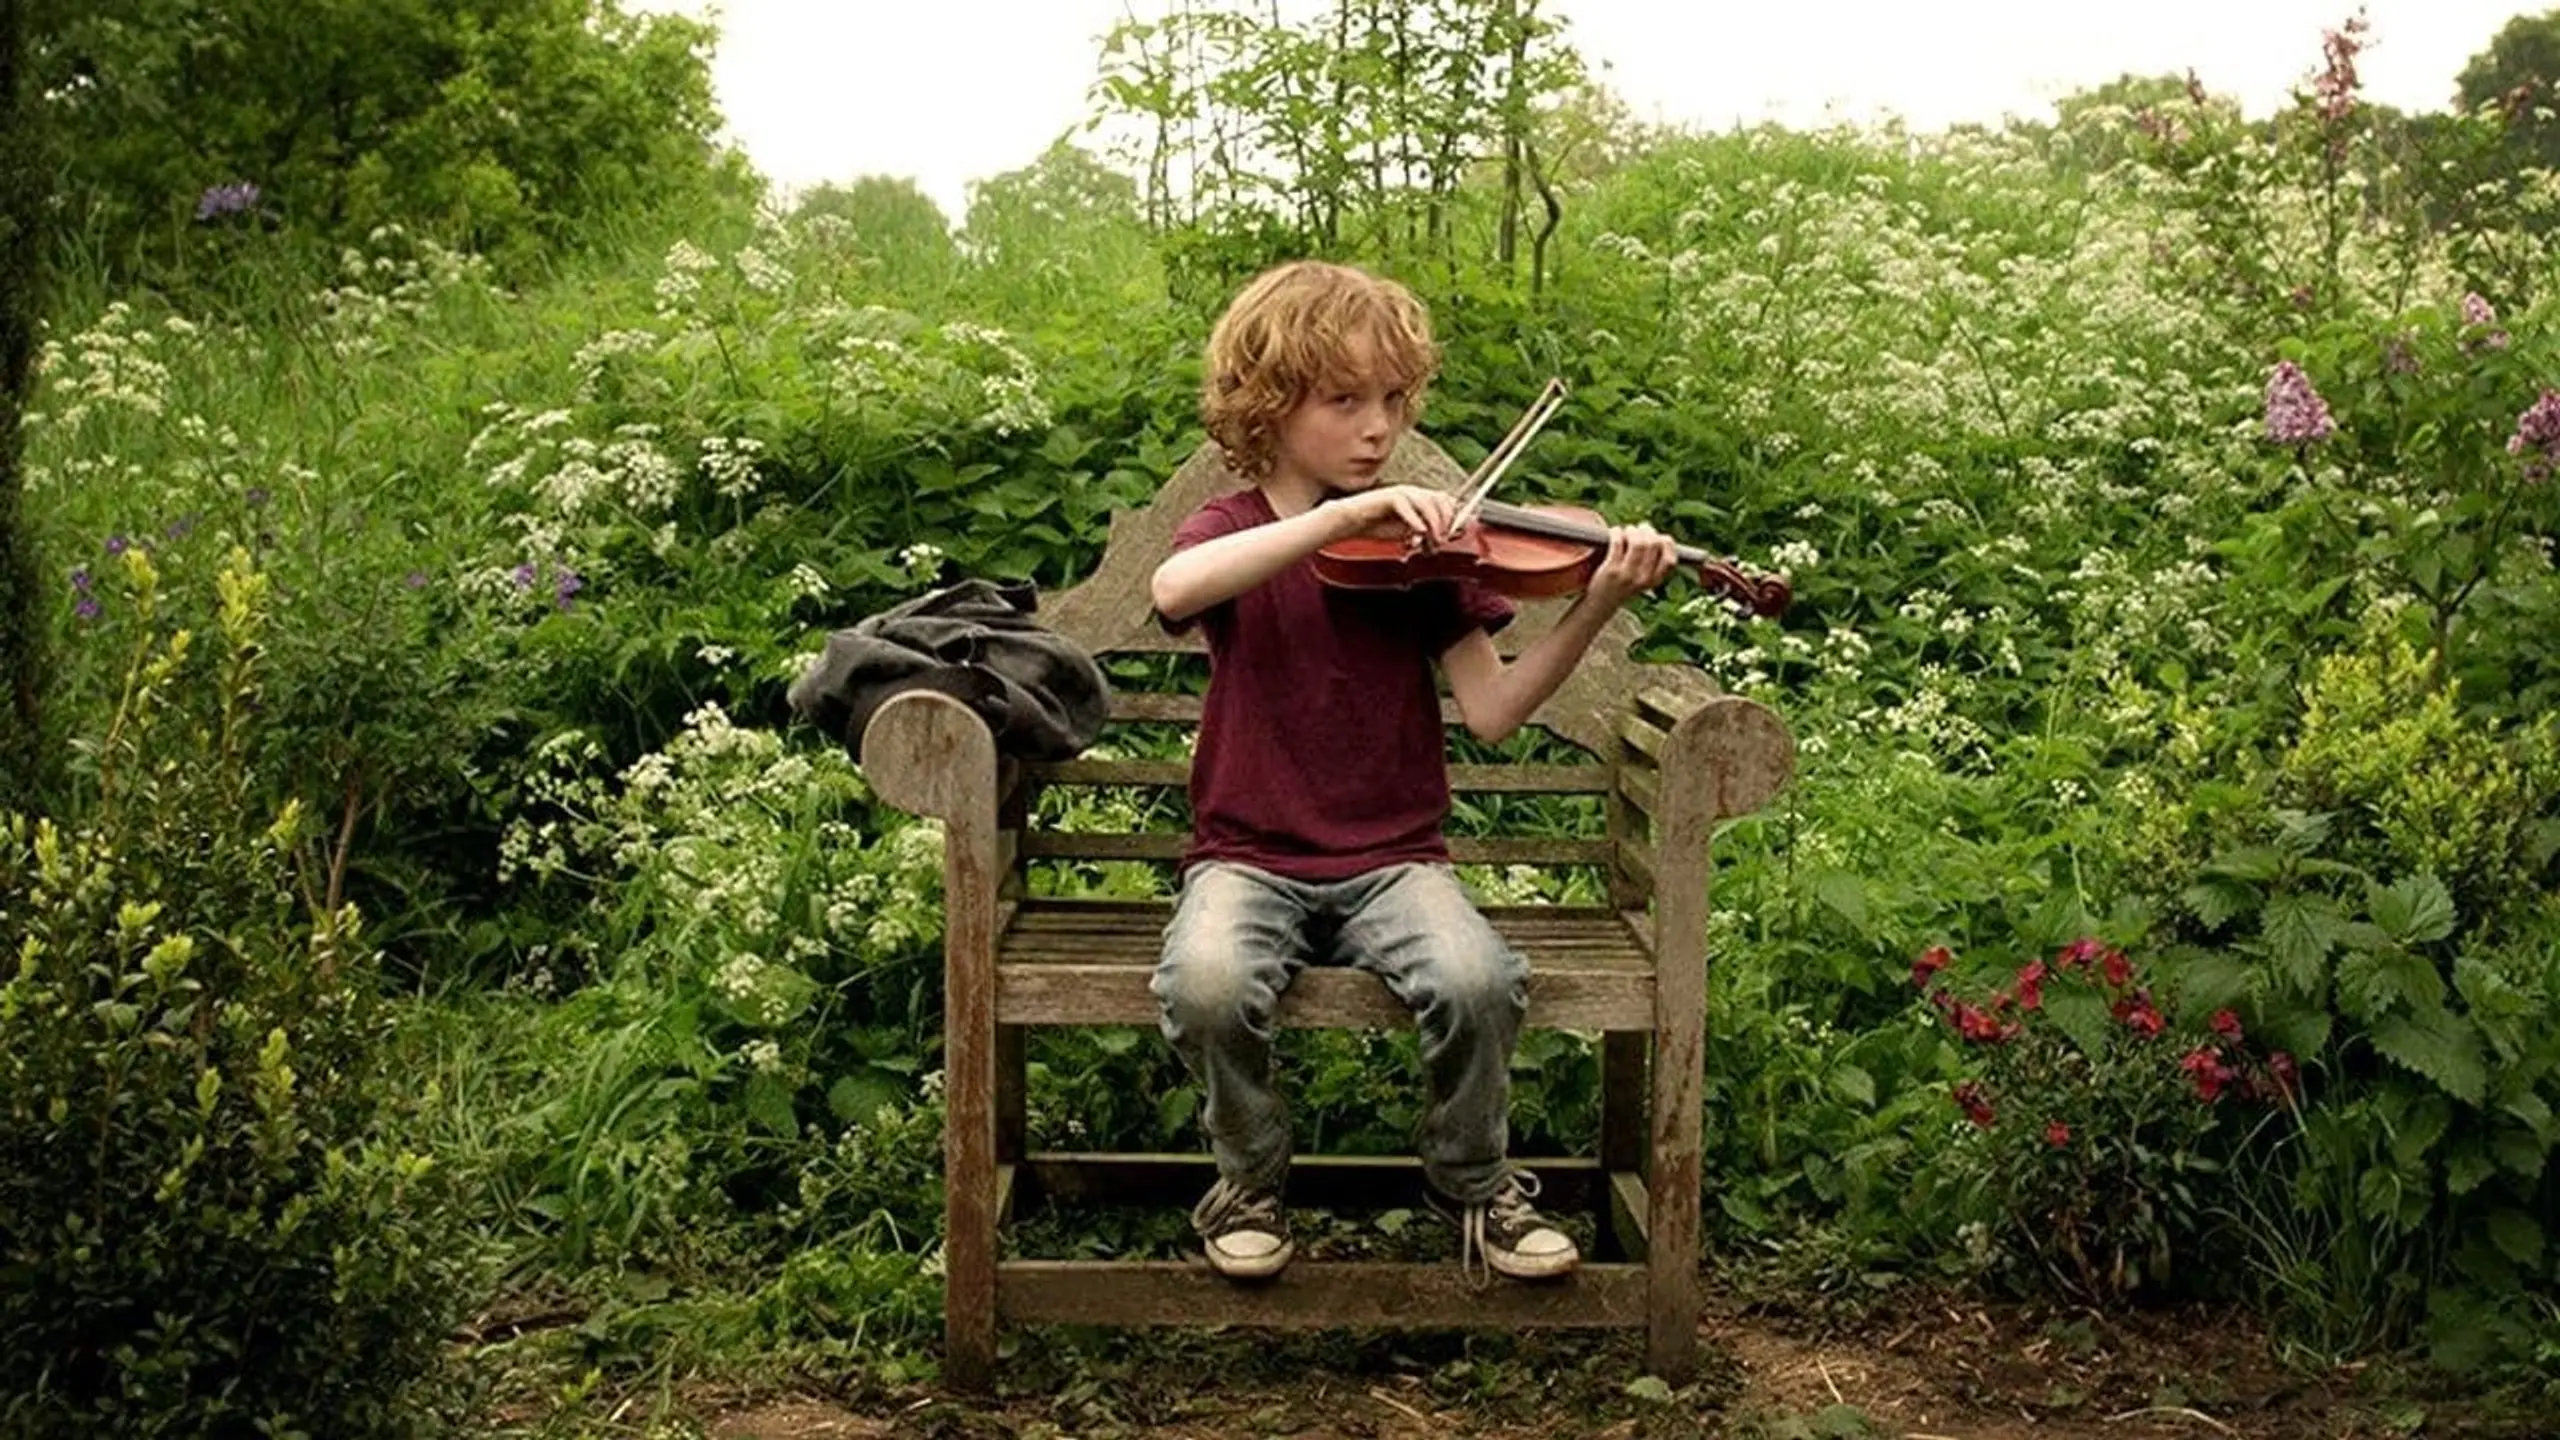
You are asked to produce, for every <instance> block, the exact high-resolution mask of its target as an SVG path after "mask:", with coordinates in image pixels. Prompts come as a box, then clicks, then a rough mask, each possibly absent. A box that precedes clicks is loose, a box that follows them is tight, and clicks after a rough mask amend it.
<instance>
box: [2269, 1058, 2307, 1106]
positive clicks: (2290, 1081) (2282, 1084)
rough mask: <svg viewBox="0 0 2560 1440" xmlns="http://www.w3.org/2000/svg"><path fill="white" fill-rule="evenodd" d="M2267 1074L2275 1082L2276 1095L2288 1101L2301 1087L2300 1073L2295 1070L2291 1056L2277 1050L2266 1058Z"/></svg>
mask: <svg viewBox="0 0 2560 1440" xmlns="http://www.w3.org/2000/svg"><path fill="white" fill-rule="evenodd" d="M2267 1074H2268V1075H2269V1076H2270V1077H2271V1078H2273V1079H2274V1081H2275V1082H2276V1093H2277V1094H2279V1095H2282V1096H2283V1097H2284V1098H2285V1099H2286V1100H2288V1101H2290V1100H2291V1099H2293V1097H2294V1093H2295V1092H2296V1091H2297V1090H2298V1089H2299V1088H2300V1087H2301V1084H2302V1072H2301V1071H2300V1070H2299V1069H2296V1068H2295V1066H2294V1063H2293V1056H2291V1055H2290V1054H2288V1053H2286V1052H2285V1051H2282V1050H2279V1051H2277V1052H2276V1053H2274V1054H2273V1055H2270V1056H2268V1057H2267Z"/></svg>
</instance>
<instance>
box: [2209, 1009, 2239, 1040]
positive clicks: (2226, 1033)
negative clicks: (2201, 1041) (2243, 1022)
mask: <svg viewBox="0 0 2560 1440" xmlns="http://www.w3.org/2000/svg"><path fill="white" fill-rule="evenodd" d="M2212 1024H2213V1033H2214V1034H2216V1035H2219V1036H2221V1037H2222V1038H2223V1039H2225V1040H2231V1041H2237V1040H2238V1039H2239V1038H2240V1016H2239V1015H2238V1014H2237V1013H2236V1012H2234V1011H2232V1010H2230V1009H2228V1008H2226V1009H2221V1010H2216V1011H2214V1012H2213V1021H2212Z"/></svg>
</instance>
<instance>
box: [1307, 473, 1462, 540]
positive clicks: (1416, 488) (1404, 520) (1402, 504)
mask: <svg viewBox="0 0 2560 1440" xmlns="http://www.w3.org/2000/svg"><path fill="white" fill-rule="evenodd" d="M1334 503H1335V504H1336V505H1339V506H1341V507H1342V508H1343V509H1344V510H1346V511H1348V512H1349V515H1348V517H1347V518H1348V519H1350V520H1351V521H1353V522H1354V524H1355V525H1356V527H1357V528H1355V529H1354V530H1353V531H1352V532H1351V533H1352V534H1354V535H1366V536H1371V537H1374V538H1376V539H1380V540H1402V539H1404V538H1406V537H1407V536H1411V535H1421V536H1425V537H1427V538H1428V539H1429V540H1430V541H1431V542H1432V543H1434V544H1437V543H1439V542H1441V541H1443V540H1446V539H1448V538H1449V527H1450V526H1451V525H1452V524H1454V523H1455V522H1456V520H1457V518H1458V497H1457V496H1455V495H1452V494H1450V493H1449V492H1448V491H1446V490H1434V489H1432V488H1431V487H1430V486H1428V485H1381V486H1379V487H1377V488H1376V489H1374V490H1363V491H1361V492H1360V493H1359V494H1357V495H1349V496H1345V497H1344V498H1342V499H1340V500H1337V501H1335V502H1334Z"/></svg>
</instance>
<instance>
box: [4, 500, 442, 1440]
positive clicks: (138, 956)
mask: <svg viewBox="0 0 2560 1440" xmlns="http://www.w3.org/2000/svg"><path fill="white" fill-rule="evenodd" d="M122 573H123V576H124V578H125V581H126V583H125V585H124V587H123V589H124V593H123V594H122V595H121V596H120V597H119V598H120V599H121V600H123V601H124V603H126V604H127V605H128V606H130V607H132V609H133V610H134V611H135V612H137V616H138V621H139V623H138V624H137V625H136V626H135V627H134V634H133V636H132V639H131V643H130V648H129V650H128V654H127V660H126V669H125V672H124V681H125V685H124V690H123V693H122V696H121V698H120V700H119V703H118V706H117V709H116V712H115V716H114V719H113V722H112V723H111V724H110V725H109V726H108V727H107V729H106V731H105V733H104V734H103V735H100V736H97V737H95V739H94V742H93V743H94V745H95V755H96V761H97V764H98V767H99V771H100V774H101V776H102V779H103V781H104V783H103V785H102V790H101V795H100V797H99V801H98V804H97V807H96V808H95V810H94V811H93V812H90V813H88V814H85V815H83V816H80V817H78V818H75V819H70V820H68V821H64V822H57V821H55V820H53V819H50V818H43V819H35V820H32V821H30V819H29V818H28V817H27V816H25V815H23V814H12V815H11V816H10V817H9V819H8V822H7V830H6V834H5V837H0V895H5V896H7V897H9V898H8V900H7V903H6V906H5V908H0V951H5V953H7V954H8V955H9V957H10V963H11V966H12V969H13V972H14V973H13V974H12V975H11V977H10V978H9V980H8V981H7V983H6V984H5V985H0V1237H6V1238H5V1240H0V1277H5V1279H6V1281H7V1283H6V1284H0V1355H5V1356H6V1357H7V1358H6V1360H5V1375H0V1392H5V1394H6V1396H7V1397H8V1398H7V1399H6V1401H5V1402H0V1409H4V1410H5V1414H6V1416H7V1422H8V1426H9V1429H10V1430H11V1432H12V1433H18V1434H66V1435H67V1434H87V1433H93V1431H94V1430H95V1429H96V1428H97V1427H100V1426H104V1427H106V1428H108V1429H110V1430H113V1431H116V1432H118V1433H133V1434H142V1433H151V1434H162V1433H176V1434H231V1433H248V1432H249V1430H250V1429H252V1428H255V1429H257V1430H258V1431H260V1432H261V1433H270V1434H311V1433H319V1434H332V1435H355V1434H390V1433H407V1432H408V1430H409V1429H410V1428H412V1425H413V1423H414V1422H415V1421H416V1420H417V1419H418V1418H419V1417H420V1416H421V1415H423V1414H425V1413H428V1412H427V1411H425V1410H422V1409H420V1408H419V1407H418V1406H416V1405H415V1404H414V1403H413V1402H414V1401H415V1399H416V1393H415V1387H417V1386H418V1385H420V1384H421V1383H423V1382H425V1381H427V1380H430V1379H431V1378H433V1377H434V1376H435V1375H436V1374H437V1373H438V1371H439V1369H440V1367H441V1364H442V1358H443V1357H442V1352H441V1346H442V1343H443V1339H444V1334H445V1330H446V1327H447V1326H448V1325H449V1324H450V1323H451V1322H452V1320H453V1319H454V1318H456V1317H455V1312H456V1309H457V1308H458V1304H459V1299H458V1294H459V1292H458V1281H459V1278H460V1273H459V1265H458V1262H459V1261H460V1260H461V1259H462V1258H463V1257H462V1256H461V1254H460V1253H459V1252H458V1251H457V1250H456V1249H455V1248H454V1245H453V1241H454V1239H455V1231H454V1229H453V1227H452V1225H451V1223H450V1212H449V1211H448V1209H447V1208H446V1206H447V1190H446V1186H445V1183H444V1181H443V1179H442V1177H441V1174H440V1171H439V1169H438V1166H437V1164H436V1162H435V1160H434V1159H433V1158H432V1157H430V1156H428V1155H425V1154H420V1153H415V1152H413V1151H411V1150H409V1149H408V1148H407V1147H406V1146H405V1145H403V1144H402V1143H401V1140H400V1138H399V1128H400V1125H401V1123H402V1115H401V1112H402V1108H403V1103H404V1102H403V1100H402V1097H401V1092H400V1090H399V1089H398V1088H396V1087H395V1086H394V1085H393V1084H392V1083H391V1077H390V1076H389V1075H388V1074H387V1073H386V1072H385V1071H383V1070H382V1069H381V1068H380V1067H379V1065H378V1063H377V1046H378V1039H379V1026H380V1014H381V1011H380V1004H379V999H378V997H377V994H376V991H375V982H376V974H375V962H374V957H373V955H372V953H371V951H370V949H369V947H368V945H367V943H366V941H365V940H364V938H363V935H362V933H361V927H360V924H359V920H358V917H357V915H356V913H355V912H354V911H353V910H352V909H346V910H338V911H330V910H327V909H323V908H320V907H319V906H318V905H317V904H315V903H314V901H315V900H316V898H317V897H316V893H315V891H314V889H313V887H312V877H311V874H310V867H309V863H308V862H309V858H310V857H309V855H308V854H307V853H306V842H307V841H308V838H309V837H308V836H307V835H306V834H305V833H304V832H305V826H304V819H303V813H302V811H301V810H300V809H299V807H297V806H295V805H293V804H290V803H288V804H287V805H286V806H284V807H283V809H282V810H281V812H279V813H275V814H274V815H273V818H272V820H271V822H269V823H264V824H262V823H261V821H260V817H259V816H258V815H257V814H256V813H255V811H254V810H253V806H254V805H255V802H256V800H257V795H256V792H255V791H254V789H253V788H252V786H251V783H250V782H251V778H252V777H251V772H250V770H249V768H248V765H247V763H246V762H247V758H248V752H249V749H250V747H251V745H252V743H253V737H254V731H255V729H256V726H257V724H258V717H257V715H256V712H255V706H256V704H257V699H258V696H259V695H260V693H261V685H260V676H259V673H258V648H259V646H260V644H261V643H262V641H263V638H264V636H265V633H266V629H267V624H268V621H269V617H268V615H267V613H266V607H267V596H268V584H269V582H268V580H267V578H266V577H265V576H263V575H261V574H260V573H258V572H257V571H255V570H254V569H253V568H251V566H250V564H249V562H248V560H247V557H246V556H245V555H239V554H235V555H234V556H233V557H232V560H231V562H230V564H229V565H228V567H227V568H226V569H225V570H224V571H223V572H222V574H221V576H220V579H219V582H218V584H219V590H220V596H221V598H220V607H219V616H220V630H219V648H218V651H217V653H215V654H214V655H212V656H209V657H201V658H200V657H199V655H198V653H197V652H196V650H195V648H194V646H193V644H192V639H193V632H190V631H187V630H183V629H177V630H171V629H166V628H163V627H162V626H160V625H158V624H156V623H154V606H155V601H156V599H157V596H158V594H159V583H160V582H159V576H158V572H157V570H156V569H155V567H154V565H153V564H152V562H151V561H150V560H149V559H148V558H146V556H145V554H144V552H143V551H142V550H140V549H133V550H129V551H127V552H126V555H125V563H124V565H123V567H122Z"/></svg>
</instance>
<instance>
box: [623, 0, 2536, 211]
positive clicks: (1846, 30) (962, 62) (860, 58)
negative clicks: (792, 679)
mask: <svg viewBox="0 0 2560 1440" xmlns="http://www.w3.org/2000/svg"><path fill="white" fill-rule="evenodd" d="M634 3H635V7H636V8H640V9H649V10H676V11H681V12H683V13H687V14H694V15H703V14H706V13H709V14H711V15H713V17H714V18H716V19H717V20H718V22H719V24H720V26H721V30H722V40H721V43H720V49H719V53H718V56H717V58H716V61H715V67H714V78H715V82H716V83H717V85H718V87H719V96H720V105H721V108H722V110H723V112H724V113H725V114H726V115H727V117H728V121H729V127H730V134H731V138H733V139H734V140H736V141H737V142H738V143H739V144H740V145H742V146H743V147H744V148H745V150H746V151H747V153H748V155H749V156H751V157H752V158H753V159H754V161H755V163H756V165H757V167H758V168H759V169H761V170H763V171H764V172H765V174H766V175H768V176H770V177H772V178H773V179H774V180H776V181H778V182H780V183H782V184H784V185H786V186H802V185H809V184H814V183H816V182H818V181H821V180H848V179H851V178H853V177H855V176H858V175H865V174H887V175H904V176H908V177H910V178H912V179H914V180H915V181H916V182H917V183H918V184H919V185H921V186H922V187H923V188H924V190H925V192H926V193H927V194H929V195H931V196H933V197H934V199H935V200H937V201H938V202H940V204H941V205H942V207H943V209H944V210H945V211H946V212H947V213H948V214H949V215H950V216H951V217H952V219H954V220H955V221H956V220H958V219H959V218H960V217H961V215H962V213H963V211H964V208H965V205H966V196H967V190H968V183H969V182H970V181H971V180H975V179H983V178H985V177H986V176H989V175H992V174H995V173H997V172H1000V171H1004V170H1009V169H1013V168H1015V167H1017V166H1021V165H1024V164H1027V163H1029V162H1030V161H1031V160H1032V159H1033V158H1034V157H1035V156H1037V155H1038V154H1039V153H1040V151H1041V150H1043V149H1044V148H1046V147H1047V145H1048V143H1049V142H1050V141H1051V140H1053V139H1055V138H1056V137H1057V136H1058V134H1059V133H1060V132H1062V131H1064V130H1067V129H1069V128H1070V127H1073V126H1076V125H1078V124H1080V123H1081V122H1082V121H1083V120H1084V118H1085V117H1086V115H1087V114H1088V107H1087V102H1086V98H1085V92H1086V88H1087V87H1088V86H1089V85H1090V84H1091V82H1092V79H1093V76H1094V73H1095V68H1096V58H1097V55H1098V53H1099V41H1100V38H1101V36H1102V35H1103V34H1104V33H1105V32H1106V31H1108V30H1109V29H1110V27H1111V26H1112V25H1113V24H1114V23H1115V22H1116V21H1118V20H1119V19H1121V18H1122V17H1123V16H1126V15H1133V14H1134V15H1136V16H1138V17H1140V18H1154V17H1156V16H1158V15H1161V14H1163V13H1164V12H1165V10H1166V9H1167V8H1168V0H634ZM2555 4H2560V0H2521V3H2520V0H2369V3H2367V4H2366V6H2365V13H2366V15H2367V17H2368V18H2369V19H2370V20H2371V22H2372V32H2371V35H2370V37H2369V43H2370V44H2371V46H2372V48H2371V49H2369V50H2368V51H2367V52H2366V53H2365V55H2364V57H2363V59H2362V61H2361V62H2360V67H2359V68H2360V70H2361V73H2362V75H2363V79H2364V82H2365V93H2366V94H2367V95H2369V96H2371V97H2372V98H2374V99H2376V100H2380V101H2384V102H2387V103H2389V104H2393V105H2397V106H2400V107H2402V108H2404V109H2410V110H2421V109H2436V108H2440V107H2442V106H2443V105H2444V104H2445V103H2446V101H2447V100H2448V98H2449V97H2450V96H2451V95H2452V93H2453V82H2454V75H2455V74H2456V72H2458V71H2459V70H2460V69H2461V68H2462V65H2463V62H2464V61H2465V60H2467V59H2469V58H2470V57H2471V56H2472V55H2474V54H2476V53H2478V52H2479V51H2480V50H2482V49H2483V48H2485V47H2486V46H2487V44H2488V42H2489V38H2490V37H2491V36H2492V35H2494V34H2496V33H2497V31H2498V29H2499V27H2500V26H2502V25H2504V24H2505V23H2506V21H2507V20H2508V19H2509V18H2510V17H2512V16H2514V15H2518V14H2537V13H2544V12H2546V11H2547V10H2549V9H2550V8H2551V7H2552V6H2553V5H2555ZM1546 7H1547V9H1548V11H1549V12H1550V13H1554V14H1559V15H1561V16H1562V17H1564V19H1565V20H1566V21H1567V22H1568V28H1569V34H1570V35H1571V37H1572V39H1573V41H1574V44H1575V45H1576V47H1577V48H1578V49H1579V50H1580V51H1581V52H1582V54H1583V56H1584V57H1585V59H1587V60H1588V61H1590V62H1591V64H1592V66H1593V68H1594V69H1595V70H1600V71H1601V73H1602V74H1603V78H1604V79H1606V80H1607V82H1608V83H1609V84H1610V85H1611V86H1612V88H1614V89H1615V90H1616V91H1617V92H1618V93H1619V94H1620V95H1621V96H1623V97H1624V98H1625V99H1626V100H1627V101H1628V103H1629V104H1630V105H1632V106H1633V107H1634V109H1635V111H1636V112H1637V114H1639V115H1640V116H1643V117H1644V118H1646V119H1650V120H1657V121H1669V122H1677V123H1686V124H1691V125H1697V126H1703V127H1707V128H1711V129H1721V128H1724V127H1726V126H1729V125H1731V124H1733V123H1735V122H1736V121H1744V122H1748V121H1753V120H1758V119H1761V118H1764V117H1765V118H1773V119H1776V120H1778V121H1780V122H1782V123H1786V124H1791V125H1818V124H1821V123H1823V122H1825V121H1826V120H1831V119H1850V120H1865V119H1872V118H1876V117H1880V116H1882V115H1885V114H1888V113H1890V114H1897V115H1900V116H1902V117H1903V118H1904V119H1905V120H1906V121H1908V122H1909V123H1911V124H1912V125H1914V126H1918V127H1924V128H1930V127H1936V126H1941V125H1945V124H1947V123H1949V122H1952V121H1959V120H1981V121H1996V120H1998V119H1999V118H2000V117H2001V116H2003V115H2004V114H2014V115H2022V116H2028V117H2032V118H2038V119H2045V118H2050V116H2051V114H2052V111H2051V106H2052V102H2053V101H2054V100H2055V99H2056V98H2057V97H2059V96H2062V95H2065V94H2068V93H2069V92H2071V91H2073V90H2076V89H2080V88H2083V87H2086V86H2089V85H2094V84H2098V83H2101V82H2103V81H2106V80H2110V79H2113V78H2114V77H2116V76H2117V75H2120V74H2124V73H2126V72H2128V71H2131V72H2134V73H2138V74H2152V73H2159V72H2171V73H2175V72H2179V71H2183V70H2185V69H2187V68H2189V67H2193V68H2194V69H2195V71H2196V73H2197V74H2198V75H2199V76H2201V77H2202V78H2203V80H2204V82H2205V84H2206V85H2207V86H2209V87H2211V88H2212V89H2213V90H2215V91H2217V92H2219V93H2223V94H2231V95H2237V96H2238V97H2240V100H2241V103H2242V104H2243V105H2244V106H2245V107H2246V108H2247V110H2248V111H2249V112H2250V113H2251V114H2264V113H2266V112H2267V111H2268V110H2271V109H2273V108H2274V107H2276V106H2277V105H2279V104H2281V103H2283V102H2284V99H2285V95H2286V92H2287V90H2288V88H2289V87H2291V86H2293V85H2295V84H2298V83H2300V82H2301V80H2302V79H2303V77H2304V76H2306V75H2308V74H2309V73H2310V72H2311V71H2312V70H2313V69H2314V68H2316V67H2317V66H2318V64H2319V63H2320V34H2321V31H2322V30H2323V29H2324V28H2332V27H2335V26H2337V25H2339V24H2340V23H2342V22H2343V21H2344V20H2345V19H2346V17H2347V16H2348V15H2350V14H2352V13H2353V12H2354V8H2355V7H2354V3H2353V0H2139V3H2131V4H2127V3H2111V0H1746V3H1737V0H1546ZM1281 8H1282V11H1283V13H1284V14H1288V15H1291V16H1301V15H1306V14H1310V13H1318V12H1321V11H1323V10H1325V9H1327V8H1328V7H1327V6H1326V5H1325V4H1324V3H1323V0H1283V3H1282V6H1281ZM1602 67H1606V68H1605V70H1603V69H1602Z"/></svg>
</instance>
